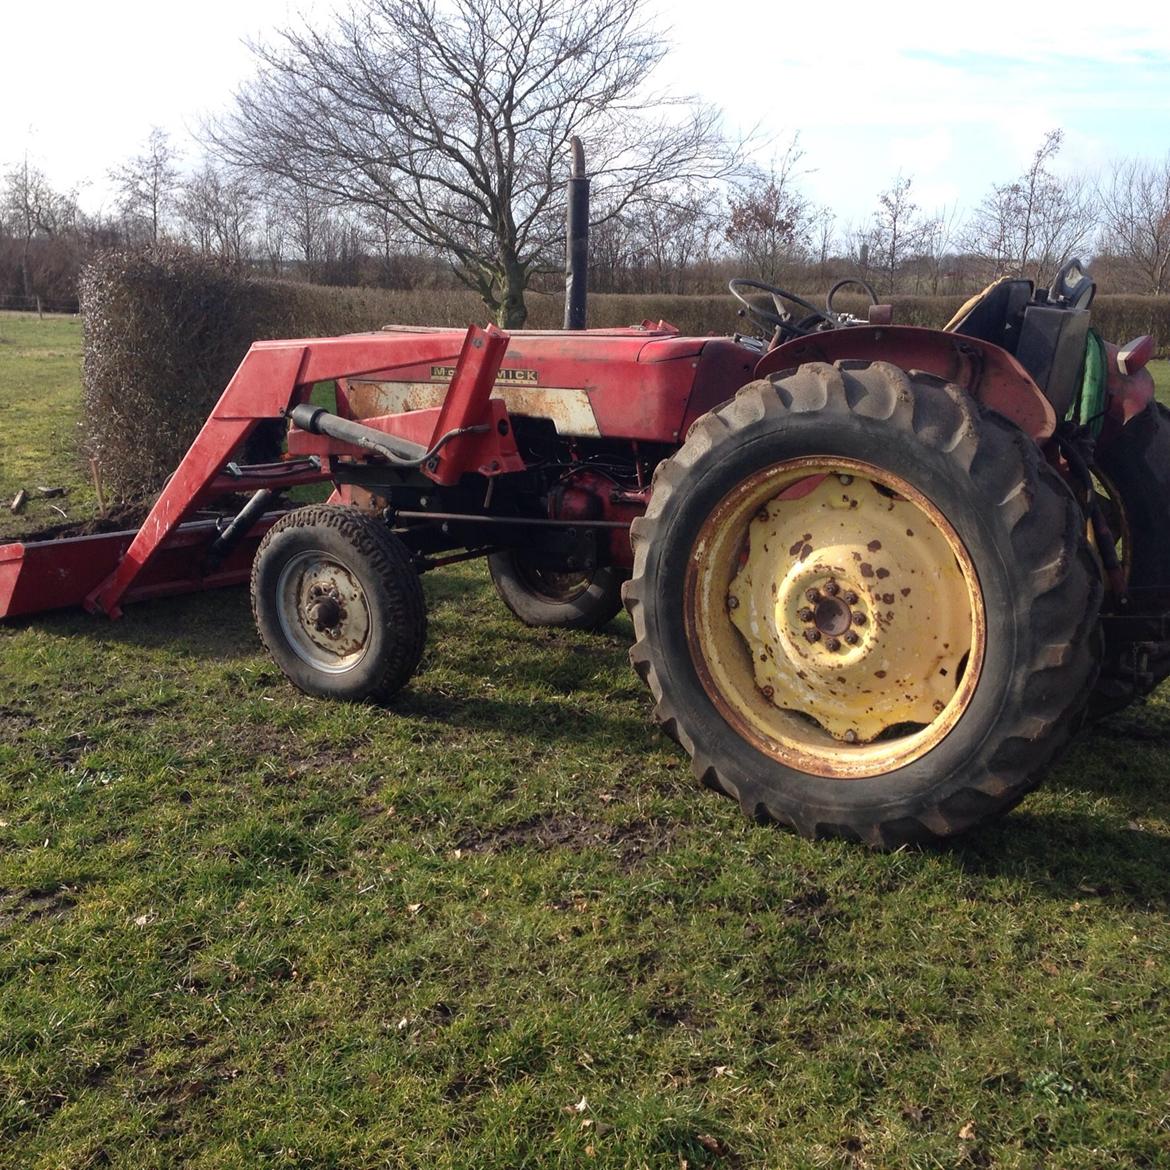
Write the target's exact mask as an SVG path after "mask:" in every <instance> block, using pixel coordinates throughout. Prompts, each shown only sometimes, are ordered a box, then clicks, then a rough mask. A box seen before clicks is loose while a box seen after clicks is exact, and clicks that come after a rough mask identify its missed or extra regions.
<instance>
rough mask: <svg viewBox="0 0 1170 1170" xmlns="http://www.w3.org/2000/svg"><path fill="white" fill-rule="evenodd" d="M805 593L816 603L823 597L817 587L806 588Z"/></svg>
mask: <svg viewBox="0 0 1170 1170" xmlns="http://www.w3.org/2000/svg"><path fill="white" fill-rule="evenodd" d="M804 595H805V597H807V598H808V599H809V601H811V602H813V604H814V605H815V604H816V602H818V601H820V599H821V595H820V592H819V591H818V590H816V589H806V590H805V591H804Z"/></svg>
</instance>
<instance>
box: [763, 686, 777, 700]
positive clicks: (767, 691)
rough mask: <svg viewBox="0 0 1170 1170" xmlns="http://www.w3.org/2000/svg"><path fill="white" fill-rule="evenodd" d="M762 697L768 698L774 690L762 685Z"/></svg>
mask: <svg viewBox="0 0 1170 1170" xmlns="http://www.w3.org/2000/svg"><path fill="white" fill-rule="evenodd" d="M763 691H764V698H765V699H770V698H771V697H772V696H773V695H774V694H775V693H776V692H775V691H774V690H773V689H772V688H771V687H764V688H763Z"/></svg>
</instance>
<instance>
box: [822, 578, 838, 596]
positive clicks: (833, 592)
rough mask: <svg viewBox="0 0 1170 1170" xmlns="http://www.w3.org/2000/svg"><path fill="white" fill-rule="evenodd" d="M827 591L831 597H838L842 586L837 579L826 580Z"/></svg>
mask: <svg viewBox="0 0 1170 1170" xmlns="http://www.w3.org/2000/svg"><path fill="white" fill-rule="evenodd" d="M825 592H826V593H827V594H828V595H829V596H830V597H836V596H837V594H838V593H840V592H841V586H840V585H838V584H837V582H836V581H826V582H825Z"/></svg>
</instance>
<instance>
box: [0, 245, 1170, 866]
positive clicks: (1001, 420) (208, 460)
mask: <svg viewBox="0 0 1170 1170" xmlns="http://www.w3.org/2000/svg"><path fill="white" fill-rule="evenodd" d="M842 283H843V284H844V283H847V282H842ZM839 287H840V286H838V288H839ZM731 291H732V293H733V294H734V295H735V296H737V297H738V298H739V299H740V300H741V301H742V302H743V306H744V307H743V310H742V311H743V312H744V313H745V314H746V315H747V316H748V317H749V318H750V319H751V320H752V321H753V322H755V323H756V324H757V325H758V326H759V327H760V331H761V334H762V336H758V337H750V336H747V337H745V336H736V337H733V338H717V337H681V336H679V334H678V332H677V331H676V330H675V329H673V328H671V327H670V326H668V325H666V324H664V323H661V322H660V323H658V324H656V325H655V324H650V323H644V324H643V325H641V326H638V327H634V328H629V329H620V330H588V331H580V332H569V331H566V332H517V333H513V334H511V335H507V334H504V333H502V332H500V331H498V330H496V329H491V328H489V329H487V330H480V329H476V328H473V329H471V330H469V331H467V333H466V334H464V333H463V332H462V331H460V332H453V331H445V330H437V329H411V328H390V329H387V330H384V331H382V332H380V333H377V334H364V335H356V336H353V337H343V338H330V339H318V340H306V341H291V342H263V343H258V344H256V345H254V346H253V347H252V349H251V350H250V351H249V354H248V356H247V357H246V358H245V360H244V362H243V363H242V365H241V366H240V369H239V371H238V372H237V374H236V376H235V378H234V379H233V381H232V383H231V384H230V385H229V387H228V389H227V390H226V391H225V393H224V395H223V397H222V398H221V400H220V402H219V404H218V405H217V406H216V408H215V410H214V411H213V412H212V415H211V417H210V418H209V420H208V422H207V423H206V424H205V426H204V428H203V430H202V432H201V433H200V435H199V437H198V438H197V439H196V440H195V442H194V444H193V445H192V447H191V450H190V451H189V452H188V454H187V456H186V458H185V459H184V461H183V463H182V464H181V465H180V467H179V469H178V471H177V472H176V474H175V475H174V476H173V477H172V479H171V480H170V482H169V483H168V485H167V487H166V488H165V489H164V491H163V493H162V495H161V496H160V498H159V500H158V502H157V503H156V505H155V506H154V509H153V510H152V512H151V514H150V516H149V518H148V519H147V521H146V523H145V524H144V526H143V528H142V529H141V530H140V531H139V532H137V533H136V534H135V533H124V534H115V535H114V536H113V537H110V536H105V537H90V538H82V539H79V540H73V541H62V542H55V543H50V544H45V545H39V546H36V545H32V544H29V545H11V546H8V547H7V548H0V616H3V615H4V614H5V613H8V614H13V613H20V612H30V611H32V610H36V609H43V608H48V607H49V606H52V605H64V604H74V603H76V602H78V601H81V600H84V602H85V604H86V605H87V606H88V608H90V609H91V610H95V611H104V612H106V613H108V614H110V615H112V616H116V615H117V614H118V612H120V605H121V603H122V601H123V600H126V599H132V598H134V597H142V596H152V595H157V594H160V593H167V592H178V591H181V590H184V589H194V588H206V587H210V586H214V585H219V584H227V583H230V582H233V581H240V580H242V579H244V578H245V577H247V576H248V575H249V574H250V579H251V588H252V602H253V608H254V612H255V616H256V623H257V626H258V628H259V631H260V636H261V638H262V639H263V641H264V644H265V645H266V646H267V648H268V650H269V651H270V653H271V654H272V656H273V658H274V659H275V661H276V662H277V664H278V665H279V666H280V668H281V670H282V671H283V672H284V673H285V674H286V675H287V677H288V678H289V679H290V680H291V681H292V682H293V683H294V684H295V685H296V686H297V687H299V688H300V689H301V690H303V691H306V692H308V693H309V694H313V695H320V696H326V697H333V698H341V699H349V700H368V699H372V700H376V701H380V702H381V701H386V700H388V699H390V698H391V697H392V696H393V695H394V694H395V692H396V691H398V690H399V688H401V687H402V686H403V685H404V684H405V683H406V682H407V681H408V679H409V678H410V677H411V675H412V673H413V672H414V670H415V669H416V668H417V666H418V663H419V660H420V657H421V655H422V651H423V645H424V641H425V638H426V613H425V606H424V601H423V593H422V589H421V587H420V583H419V574H420V573H421V572H422V571H424V570H427V569H432V568H436V567H439V566H441V565H445V564H450V563H452V562H453V561H459V560H465V559H469V558H473V557H486V558H487V560H488V565H489V568H490V571H491V576H492V579H493V581H494V583H495V586H496V589H497V590H498V592H499V594H500V596H501V598H502V599H503V601H504V603H505V604H506V605H507V606H508V607H509V608H510V609H511V611H512V612H513V613H514V614H515V615H516V616H517V617H518V618H519V619H520V620H521V621H523V622H525V623H527V624H529V625H535V626H565V627H572V628H576V629H589V628H593V627H597V626H601V625H603V624H604V623H606V622H608V621H609V620H610V619H611V618H613V617H614V615H615V614H616V613H617V612H618V610H619V608H620V607H621V605H622V603H623V602H624V604H625V605H626V607H627V608H628V609H629V611H630V614H631V615H632V618H633V623H634V631H635V636H636V641H635V643H634V646H633V648H632V650H631V652H630V657H631V660H632V662H633V665H634V668H635V670H637V672H638V673H639V675H641V677H642V678H643V679H644V680H645V681H646V683H647V685H648V686H649V688H650V690H651V692H652V693H653V696H654V700H655V718H656V719H657V721H658V722H659V723H660V724H661V725H662V727H663V728H664V729H665V730H666V732H667V733H668V734H669V735H671V736H672V737H673V738H675V739H676V740H677V741H678V742H679V743H680V744H681V745H682V746H683V748H684V749H685V750H686V751H687V752H688V754H689V755H690V756H691V758H692V760H693V762H694V770H695V773H696V775H697V777H698V778H699V780H700V781H701V782H702V783H703V784H705V785H707V786H709V787H711V788H715V789H717V790H719V791H721V792H724V793H726V794H727V795H729V796H732V797H734V798H735V799H737V800H738V801H739V802H740V804H741V806H742V807H743V809H744V810H745V811H746V812H747V813H748V814H749V815H751V816H753V817H766V818H770V819H773V820H776V821H780V822H782V823H784V824H787V825H790V826H792V827H793V828H795V829H796V830H797V831H798V832H800V833H802V834H806V835H809V836H813V835H836V836H844V837H849V838H854V839H858V840H862V841H865V842H867V843H869V844H872V845H876V846H882V847H894V846H898V845H901V844H903V843H906V842H914V841H923V840H930V839H934V838H942V837H947V836H950V835H952V834H955V833H958V832H961V831H963V830H964V829H967V828H969V827H971V826H972V825H974V824H977V823H978V822H980V821H983V820H985V819H986V818H987V817H989V816H992V815H994V814H996V813H999V812H1002V811H1004V810H1005V809H1008V808H1010V807H1011V806H1012V805H1014V804H1015V803H1016V802H1017V801H1019V800H1020V799H1021V797H1023V795H1024V794H1025V793H1027V792H1028V791H1029V790H1030V789H1031V788H1032V787H1033V786H1034V785H1035V784H1036V783H1037V781H1038V779H1039V776H1040V773H1041V771H1042V769H1043V768H1044V767H1045V766H1046V765H1047V764H1048V763H1049V762H1050V761H1051V760H1052V759H1053V757H1054V756H1055V755H1056V753H1057V752H1058V751H1059V750H1060V749H1061V748H1062V747H1063V746H1064V745H1065V743H1066V742H1067V740H1068V739H1069V736H1070V735H1071V734H1072V732H1073V731H1074V730H1075V729H1076V728H1077V726H1078V725H1079V724H1080V722H1081V721H1082V719H1083V717H1084V716H1085V713H1086V711H1089V712H1091V713H1092V712H1105V711H1108V710H1113V709H1116V708H1117V707H1119V706H1121V705H1122V704H1124V703H1126V702H1127V701H1129V700H1130V699H1132V698H1133V697H1135V696H1137V695H1140V694H1143V693H1145V692H1147V691H1149V690H1150V689H1152V687H1153V686H1154V685H1156V684H1157V683H1158V682H1159V681H1161V679H1162V678H1163V677H1165V676H1166V675H1167V674H1168V673H1170V629H1168V626H1167V620H1166V617H1167V613H1168V612H1170V544H1168V542H1167V541H1166V540H1165V539H1164V529H1165V526H1166V519H1167V510H1168V508H1170V483H1168V482H1167V481H1168V479H1170V421H1168V419H1167V415H1166V412H1165V411H1164V410H1163V409H1162V408H1161V407H1160V406H1158V405H1157V404H1156V403H1154V402H1153V397H1152V396H1153V382H1152V379H1151V378H1150V375H1149V373H1148V371H1147V370H1146V369H1145V368H1144V366H1145V363H1146V361H1147V360H1148V359H1149V357H1150V356H1151V352H1152V342H1151V340H1150V339H1149V338H1141V339H1139V340H1137V341H1135V342H1133V343H1130V344H1129V345H1127V346H1124V347H1120V348H1119V347H1117V346H1113V345H1106V344H1104V343H1103V342H1101V341H1100V340H1099V339H1098V338H1097V336H1096V335H1095V334H1094V333H1093V331H1092V330H1091V329H1090V327H1089V321H1090V309H1089V306H1090V303H1091V301H1092V297H1093V293H1094V285H1093V283H1092V281H1091V280H1090V279H1089V278H1088V277H1087V276H1086V275H1085V274H1084V273H1083V271H1082V270H1081V266H1080V265H1079V264H1077V263H1076V262H1073V263H1071V264H1069V265H1068V266H1066V267H1065V269H1064V270H1063V271H1062V272H1061V274H1060V276H1059V277H1058V279H1057V281H1056V283H1055V284H1054V286H1053V287H1052V288H1051V289H1048V290H1039V291H1037V290H1035V289H1034V288H1033V286H1032V284H1031V282H1029V281H1026V280H1016V279H1008V280H1002V281H999V282H998V283H996V284H994V285H992V286H991V287H990V288H989V289H987V290H986V291H985V292H984V293H982V294H981V295H980V296H978V297H975V298H972V300H971V301H970V302H969V303H968V304H967V305H965V306H964V307H963V309H962V310H961V311H960V312H959V313H958V314H957V315H956V317H955V319H954V320H953V321H952V322H951V323H950V324H949V325H948V326H947V328H946V329H945V330H930V329H920V328H910V327H904V326H897V325H893V324H891V323H890V318H889V312H888V309H887V308H886V307H884V306H878V305H876V304H875V305H873V306H872V307H871V309H870V311H869V315H868V316H869V319H868V320H860V319H858V318H856V317H852V316H850V315H848V314H845V313H843V312H840V311H838V310H837V309H836V308H835V307H834V302H835V296H836V295H837V293H838V289H834V290H833V292H832V293H830V296H829V298H828V300H827V303H826V305H825V307H824V308H820V307H818V306H817V305H815V304H813V303H811V302H809V301H807V300H805V299H803V298H801V297H799V296H796V295H794V294H792V293H789V292H786V291H784V290H782V289H778V288H772V287H769V286H767V285H761V284H759V283H757V282H754V281H747V280H736V281H732V284H731ZM760 293H763V294H765V297H766V302H765V301H764V300H763V299H761V297H760V295H759V294H760ZM871 299H874V300H876V298H872V294H871ZM325 381H332V382H335V384H336V401H335V403H334V405H333V409H326V408H323V407H320V406H316V405H313V404H312V403H311V402H310V400H309V399H310V395H311V393H312V390H313V387H314V385H318V384H320V383H322V382H325ZM279 418H284V419H287V420H288V423H289V425H288V437H287V444H286V447H287V450H286V452H285V454H284V455H283V457H282V459H281V461H280V462H279V463H274V464H264V465H252V466H247V465H245V466H240V465H238V464H236V463H233V462H231V460H232V458H233V455H234V453H235V452H237V451H238V450H239V448H240V444H241V443H242V441H243V440H244V439H245V438H247V436H248V435H249V433H250V432H251V431H252V430H253V429H254V428H255V427H256V426H258V425H259V424H260V423H261V422H262V420H265V419H279ZM318 479H328V480H331V481H332V483H333V485H334V492H333V496H332V497H331V499H330V502H329V503H326V504H319V505H311V506H307V507H300V508H296V509H293V510H287V509H285V510H283V511H282V510H279V509H275V510H274V505H275V504H276V503H277V502H278V500H279V497H280V493H281V491H282V490H283V489H284V488H286V487H288V486H290V485H292V484H296V483H303V482H308V481H312V480H318ZM248 487H251V488H252V489H254V494H253V495H252V498H251V500H250V502H249V503H248V504H247V505H246V506H245V507H244V508H243V509H242V510H240V511H239V513H238V514H237V515H236V516H235V517H234V518H232V519H231V520H230V521H228V522H226V524H220V525H218V526H217V525H213V524H211V523H210V522H207V521H197V520H196V521H192V520H191V517H192V516H193V515H194V514H195V512H196V511H197V510H198V509H199V508H202V507H203V506H205V505H206V504H207V503H208V501H210V500H213V499H214V498H215V497H217V496H223V495H225V494H227V493H232V494H235V493H238V492H239V491H240V490H241V489H243V488H248ZM237 498H238V497H237ZM185 521H186V522H185ZM257 541H259V544H258V548H257Z"/></svg>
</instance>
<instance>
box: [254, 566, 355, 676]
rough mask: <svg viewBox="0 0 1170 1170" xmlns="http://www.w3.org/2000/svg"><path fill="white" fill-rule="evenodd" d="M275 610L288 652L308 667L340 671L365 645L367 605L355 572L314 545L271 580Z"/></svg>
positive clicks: (352, 665) (350, 665)
mask: <svg viewBox="0 0 1170 1170" xmlns="http://www.w3.org/2000/svg"><path fill="white" fill-rule="evenodd" d="M276 602H277V605H276V612H277V620H278V621H279V623H280V630H281V633H282V634H283V635H284V640H285V642H286V644H287V645H288V647H289V649H291V650H292V652H293V654H295V655H296V657H297V658H299V659H300V660H301V661H302V662H304V663H305V664H306V665H308V666H310V667H312V668H313V669H314V670H319V671H323V672H324V673H326V674H344V673H345V672H346V671H350V670H353V669H354V668H355V667H356V666H358V665H359V664H360V663H361V661H362V660H363V659H364V658H365V656H366V653H367V652H368V650H369V646H370V633H371V630H372V623H371V620H370V605H369V601H368V600H367V598H366V593H365V590H364V589H363V588H362V584H361V582H360V581H359V580H358V578H357V575H356V574H355V573H354V572H353V570H352V569H350V568H349V567H348V566H347V565H345V564H343V563H342V562H341V561H339V560H337V559H335V558H333V557H331V556H328V555H326V554H325V553H323V552H319V551H306V552H301V553H298V554H297V555H296V556H294V557H292V558H291V559H290V560H289V561H288V562H287V563H286V564H285V565H284V567H283V568H282V569H281V571H280V575H279V577H278V578H277V582H276Z"/></svg>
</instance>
